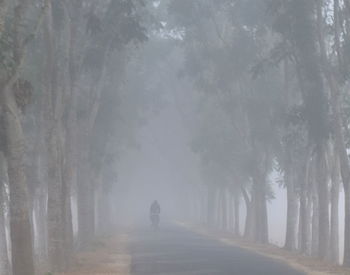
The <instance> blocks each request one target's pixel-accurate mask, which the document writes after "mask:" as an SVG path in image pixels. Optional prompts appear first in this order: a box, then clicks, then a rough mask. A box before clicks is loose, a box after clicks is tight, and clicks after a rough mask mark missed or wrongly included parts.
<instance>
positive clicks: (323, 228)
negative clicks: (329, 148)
mask: <svg viewBox="0 0 350 275" xmlns="http://www.w3.org/2000/svg"><path fill="white" fill-rule="evenodd" d="M325 154H326V152H325V149H324V148H322V149H320V151H319V152H318V153H317V156H316V158H317V175H318V177H317V184H318V198H319V200H318V204H319V241H318V245H319V247H318V256H319V257H320V258H321V259H323V260H325V259H327V257H328V255H329V237H330V235H329V233H330V231H329V191H328V179H327V171H328V168H327V163H326V156H325Z"/></svg>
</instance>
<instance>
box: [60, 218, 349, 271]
mask: <svg viewBox="0 0 350 275" xmlns="http://www.w3.org/2000/svg"><path fill="white" fill-rule="evenodd" d="M83 274H90V275H92V274H94V275H98V274H105V275H106V274H110V275H161V274H164V275H165V274H167V275H181V274H186V275H187V274H188V275H190V274H197V275H215V274H222V275H230V274H232V275H236V274H237V275H244V274H247V275H255V274H256V275H258V274H268V275H280V274H281V275H301V274H310V275H323V274H350V272H349V271H348V270H345V269H341V268H339V267H334V266H330V265H326V264H324V263H321V262H319V261H317V260H314V259H310V258H305V257H301V256H298V255H296V254H293V253H289V252H285V251H284V250H282V249H280V248H277V247H273V246H256V245H253V244H251V243H248V242H246V241H243V240H237V239H234V238H233V236H232V234H227V233H223V232H218V231H216V232H213V231H209V230H206V229H204V228H203V227H193V226H188V225H185V224H179V223H178V224H177V225H170V224H169V225H162V227H161V228H160V229H159V231H156V232H154V231H153V230H151V229H150V228H148V227H144V228H142V227H133V228H129V229H128V230H124V231H123V232H118V233H115V234H114V235H113V236H109V237H104V238H100V239H99V240H98V241H95V242H94V245H93V249H92V250H91V251H90V252H85V253H81V254H79V255H77V256H76V259H75V264H74V266H73V268H72V270H71V271H70V272H68V273H65V274H64V275H83Z"/></svg>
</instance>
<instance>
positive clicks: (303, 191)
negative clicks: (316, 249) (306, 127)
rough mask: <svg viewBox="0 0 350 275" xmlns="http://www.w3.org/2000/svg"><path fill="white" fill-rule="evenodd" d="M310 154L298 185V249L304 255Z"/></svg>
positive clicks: (306, 251) (307, 230)
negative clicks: (299, 185)
mask: <svg viewBox="0 0 350 275" xmlns="http://www.w3.org/2000/svg"><path fill="white" fill-rule="evenodd" d="M310 162H311V158H310V154H308V155H307V157H306V165H305V166H306V167H305V168H303V167H302V168H301V169H302V175H301V187H300V211H299V213H300V214H299V236H300V238H299V251H300V252H301V254H303V255H306V254H307V253H308V249H309V246H310V238H309V237H310V236H309V227H310V221H311V219H310V218H309V215H310V214H309V211H311V210H310V209H309V208H308V207H310V202H309V201H308V188H309V184H310V182H309V181H310V175H309V173H310Z"/></svg>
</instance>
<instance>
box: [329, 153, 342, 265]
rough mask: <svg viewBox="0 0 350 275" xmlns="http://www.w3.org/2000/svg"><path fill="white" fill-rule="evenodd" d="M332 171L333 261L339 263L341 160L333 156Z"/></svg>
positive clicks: (331, 238)
mask: <svg viewBox="0 0 350 275" xmlns="http://www.w3.org/2000/svg"><path fill="white" fill-rule="evenodd" d="M332 166H333V167H332V171H331V178H332V189H331V237H330V240H331V242H330V245H331V251H330V252H331V261H332V262H334V263H336V264H338V263H339V187H340V174H339V158H338V156H337V155H335V156H333V165H332Z"/></svg>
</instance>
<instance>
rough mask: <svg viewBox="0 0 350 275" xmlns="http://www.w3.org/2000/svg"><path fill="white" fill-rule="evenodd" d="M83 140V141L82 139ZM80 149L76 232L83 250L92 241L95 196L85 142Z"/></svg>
mask: <svg viewBox="0 0 350 275" xmlns="http://www.w3.org/2000/svg"><path fill="white" fill-rule="evenodd" d="M83 140H84V139H83ZM82 143H84V144H83V146H82V147H83V148H81V150H80V153H81V158H80V161H79V169H78V190H77V191H78V194H77V196H78V197H77V199H78V200H77V203H78V230H79V231H78V232H79V235H78V237H79V247H80V248H83V247H84V246H86V245H89V244H90V242H91V241H92V238H93V236H94V232H95V228H94V227H95V217H94V216H95V203H94V201H95V195H94V188H93V184H92V180H91V177H92V175H91V171H90V169H89V158H88V145H87V144H86V143H87V142H86V140H85V141H84V142H82Z"/></svg>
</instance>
